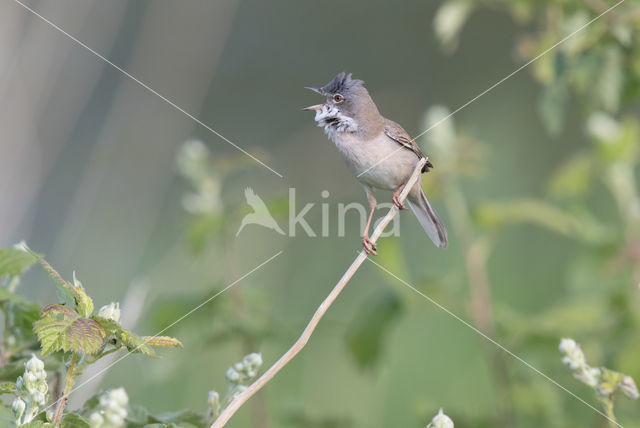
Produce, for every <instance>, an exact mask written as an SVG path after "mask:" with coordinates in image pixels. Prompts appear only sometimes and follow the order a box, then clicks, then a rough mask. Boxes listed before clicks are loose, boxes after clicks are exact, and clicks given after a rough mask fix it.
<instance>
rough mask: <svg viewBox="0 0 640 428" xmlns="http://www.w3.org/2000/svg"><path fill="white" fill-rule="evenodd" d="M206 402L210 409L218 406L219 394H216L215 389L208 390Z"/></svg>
mask: <svg viewBox="0 0 640 428" xmlns="http://www.w3.org/2000/svg"><path fill="white" fill-rule="evenodd" d="M207 402H208V403H209V406H210V407H211V408H212V409H216V408H218V405H219V404H220V394H218V392H217V391H209V395H208V397H207Z"/></svg>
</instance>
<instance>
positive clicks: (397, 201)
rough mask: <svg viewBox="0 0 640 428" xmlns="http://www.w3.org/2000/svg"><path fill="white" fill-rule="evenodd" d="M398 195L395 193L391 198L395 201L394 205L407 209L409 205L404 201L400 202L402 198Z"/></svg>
mask: <svg viewBox="0 0 640 428" xmlns="http://www.w3.org/2000/svg"><path fill="white" fill-rule="evenodd" d="M398 196H399V195H396V194H395V193H394V194H393V196H392V197H391V200H392V201H393V205H395V206H396V207H398V209H399V210H406V209H407V207H406V206H405V205H404V204H403V203H402V202H400V198H399V197H398Z"/></svg>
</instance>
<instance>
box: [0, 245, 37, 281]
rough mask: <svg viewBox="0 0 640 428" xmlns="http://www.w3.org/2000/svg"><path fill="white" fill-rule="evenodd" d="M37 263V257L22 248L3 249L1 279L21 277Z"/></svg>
mask: <svg viewBox="0 0 640 428" xmlns="http://www.w3.org/2000/svg"><path fill="white" fill-rule="evenodd" d="M37 261H38V258H37V256H36V255H34V254H33V253H31V252H27V251H24V250H23V249H22V248H17V247H13V248H3V249H1V250H0V277H2V276H7V275H10V276H16V275H20V274H21V273H22V272H24V271H25V270H26V269H28V268H29V267H31V266H32V265H33V264H34V263H36V262H37Z"/></svg>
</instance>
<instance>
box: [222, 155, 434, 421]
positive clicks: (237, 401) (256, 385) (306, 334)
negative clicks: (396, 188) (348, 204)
mask: <svg viewBox="0 0 640 428" xmlns="http://www.w3.org/2000/svg"><path fill="white" fill-rule="evenodd" d="M425 162H426V159H422V160H421V161H420V162H418V165H417V166H416V169H415V170H414V171H413V174H412V175H411V177H410V178H409V180H408V181H407V185H406V186H405V188H404V189H403V191H402V193H401V194H400V197H399V200H400V201H401V202H402V201H404V200H405V198H406V197H407V195H408V194H409V191H410V190H411V189H412V188H413V185H414V184H415V183H416V181H417V180H418V178H419V177H420V173H421V170H422V167H423V166H424V164H425ZM397 213H398V208H397V207H396V206H395V205H394V206H393V207H391V209H390V210H389V212H388V213H387V215H386V216H385V217H384V218H383V219H382V221H380V223H378V226H377V227H376V229H375V230H374V231H373V233H372V234H371V241H372V242H374V243H375V242H376V241H377V240H378V238H379V237H380V235H381V234H382V232H383V231H384V229H385V227H387V225H388V224H389V223H390V222H391V220H392V219H393V217H395V215H396V214H397ZM366 258H367V253H366V252H365V251H364V250H362V251H360V253H359V254H358V256H357V257H356V259H355V260H354V261H353V263H352V264H351V266H349V268H348V269H347V271H346V272H345V273H344V275H342V278H340V280H339V281H338V283H337V284H336V285H335V287H333V289H332V290H331V292H330V293H329V295H328V296H327V297H326V298H325V299H324V301H323V302H322V303H321V304H320V306H319V307H318V309H316V312H315V313H314V314H313V317H312V318H311V321H309V324H307V326H306V327H305V329H304V331H303V332H302V334H301V335H300V337H299V338H298V340H297V341H296V342H295V343H294V344H293V346H292V347H291V348H289V350H288V351H287V352H286V353H285V354H284V355H283V356H282V357H280V359H279V360H278V361H276V362H275V364H274V365H273V366H271V367H270V368H269V370H267V371H266V372H265V373H264V374H263V375H262V376H260V377H259V378H258V379H256V381H255V382H253V383H252V384H251V385H250V386H249V387H248V388H247V389H246V390H245V391H244V392H242V393H241V394H238V395H237V396H236V397H235V398H234V399H233V401H231V403H229V405H228V406H227V407H226V408H225V409H224V410H223V411H222V413H221V414H220V416H219V417H218V418H217V419H216V420H215V422H214V423H213V424H212V425H211V428H222V427H223V426H224V425H225V424H226V423H227V422H228V421H229V419H231V417H232V416H233V415H234V414H235V412H236V411H238V409H239V408H240V407H241V406H242V405H243V404H244V403H245V402H246V401H247V400H248V399H249V398H251V396H253V395H254V394H255V393H256V392H258V391H259V390H260V389H261V388H262V387H263V386H264V385H266V383H267V382H269V381H270V380H271V379H272V378H273V377H274V376H275V375H276V374H277V373H278V372H279V371H280V370H282V369H283V368H284V366H286V365H287V364H288V363H289V362H290V361H291V360H292V359H293V358H294V357H295V356H296V355H297V354H298V352H300V351H301V350H302V348H304V347H305V345H306V344H307V342H308V341H309V339H310V338H311V335H312V334H313V331H314V330H315V329H316V327H317V325H318V323H319V322H320V320H321V319H322V317H323V316H324V314H325V313H326V312H327V310H328V309H329V308H330V307H331V305H332V304H333V302H334V301H335V300H336V298H337V297H338V296H339V295H340V293H341V292H342V290H343V289H344V287H345V286H346V285H347V283H348V282H349V280H350V279H351V278H352V277H353V275H354V274H355V273H356V271H357V270H358V268H359V267H360V265H362V263H363V262H364V261H365V259H366Z"/></svg>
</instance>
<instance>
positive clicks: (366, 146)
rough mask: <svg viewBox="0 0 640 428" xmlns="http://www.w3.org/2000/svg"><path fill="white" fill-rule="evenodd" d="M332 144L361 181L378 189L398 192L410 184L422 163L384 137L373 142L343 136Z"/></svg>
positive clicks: (337, 135)
mask: <svg viewBox="0 0 640 428" xmlns="http://www.w3.org/2000/svg"><path fill="white" fill-rule="evenodd" d="M332 140H333V142H334V143H335V145H336V147H337V148H338V151H339V152H340V154H341V155H342V157H343V158H344V160H345V162H346V163H347V166H348V167H349V169H350V170H351V171H352V172H353V173H354V174H355V175H356V177H357V178H358V180H359V181H360V182H361V183H363V184H365V185H367V186H371V187H375V188H378V189H386V190H395V189H397V188H398V187H399V186H400V185H402V184H403V183H406V181H407V180H408V178H409V176H410V175H411V172H412V171H413V169H414V167H415V165H416V163H417V162H418V157H417V156H416V155H415V153H413V152H411V151H410V150H408V149H405V148H403V147H402V146H400V145H399V144H398V143H396V142H395V141H392V140H391V139H389V138H388V137H387V136H386V135H384V134H383V133H381V134H379V135H378V136H376V137H374V138H370V139H362V138H359V137H358V136H357V134H354V133H339V134H336V135H335V136H334V137H333V138H332Z"/></svg>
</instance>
